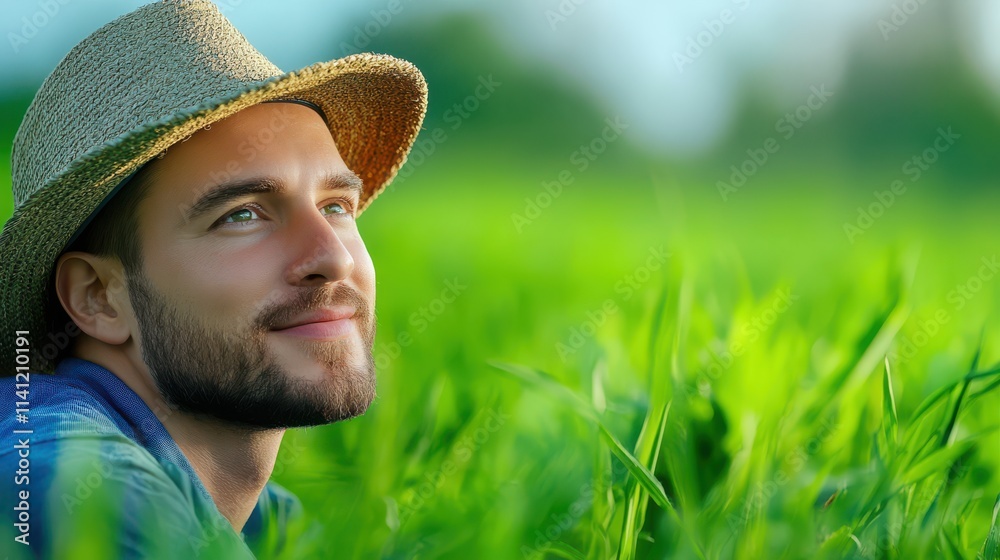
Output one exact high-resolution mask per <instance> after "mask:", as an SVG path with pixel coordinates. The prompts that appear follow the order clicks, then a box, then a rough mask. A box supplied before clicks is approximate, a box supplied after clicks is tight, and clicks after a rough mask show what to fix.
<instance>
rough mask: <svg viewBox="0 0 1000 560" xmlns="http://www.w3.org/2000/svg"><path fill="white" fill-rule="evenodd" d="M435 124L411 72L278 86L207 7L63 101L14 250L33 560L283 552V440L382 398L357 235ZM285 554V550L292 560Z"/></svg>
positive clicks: (14, 378)
mask: <svg viewBox="0 0 1000 560" xmlns="http://www.w3.org/2000/svg"><path fill="white" fill-rule="evenodd" d="M425 110H426V85H425V83H424V81H423V77H422V76H421V75H420V73H419V71H417V70H416V69H415V68H414V67H413V66H412V65H410V64H409V63H406V62H404V61H400V60H397V59H394V58H392V57H388V56H384V55H382V56H380V55H370V54H366V55H356V56H351V57H347V58H344V59H339V60H335V61H331V62H324V63H319V64H316V65H313V66H310V67H308V68H305V69H302V70H300V71H297V72H294V73H288V74H286V73H282V72H281V71H280V70H278V69H277V68H276V67H274V66H273V65H272V64H271V63H270V62H268V61H267V59H266V58H264V57H263V55H261V54H260V53H258V52H257V51H256V50H255V49H254V48H253V47H252V46H250V45H249V43H247V42H246V40H245V39H244V38H243V36H242V35H240V34H239V32H238V31H237V30H236V29H235V28H233V27H232V25H231V24H230V23H229V22H228V21H227V20H226V19H225V18H224V17H223V16H222V15H221V14H220V13H219V11H218V9H217V8H216V7H215V6H214V5H213V4H212V3H211V2H209V1H208V0H165V1H162V2H157V3H155V4H150V5H147V6H143V7H141V8H139V9H137V10H135V11H134V12H132V13H130V14H127V15H125V16H123V17H121V18H119V19H117V20H115V21H114V22H111V23H110V24H108V25H106V26H105V27H103V28H101V29H100V30H98V31H96V32H95V33H94V34H92V35H91V36H89V37H87V38H86V39H84V40H83V41H82V42H81V43H80V44H78V45H77V46H76V47H74V49H73V50H72V51H71V52H70V53H69V54H68V55H67V56H66V58H65V59H64V60H63V61H62V62H60V63H59V65H58V66H57V67H56V69H55V70H54V71H53V73H52V74H51V75H50V76H49V78H48V79H47V80H46V81H45V83H44V84H43V85H42V86H41V88H40V90H39V92H38V94H37V95H36V97H35V100H34V101H33V103H32V104H31V106H30V107H29V109H28V111H27V114H26V115H25V118H24V121H23V122H22V124H21V127H20V128H19V130H18V133H17V136H16V138H15V142H14V149H13V158H12V159H13V162H12V174H13V188H14V195H15V206H16V207H15V213H14V216H13V217H12V218H11V219H10V220H9V221H8V222H7V223H6V224H5V226H4V229H3V233H2V234H0V255H2V257H0V284H2V285H3V295H2V297H0V323H2V324H3V330H2V331H0V339H2V340H0V348H2V354H3V357H4V362H3V363H4V364H5V371H6V373H7V375H8V376H9V377H5V378H3V379H2V380H0V392H2V397H0V402H2V403H3V404H2V405H0V415H2V416H0V434H2V436H0V437H3V438H4V439H5V443H4V445H3V446H0V472H2V476H3V478H4V480H5V482H4V483H3V484H0V500H2V507H3V511H5V512H6V513H7V515H8V516H9V519H5V522H4V523H3V524H2V528H0V538H2V539H3V540H2V543H3V544H2V546H0V551H3V552H4V553H6V554H7V555H9V556H10V557H12V558H22V557H24V558H29V557H30V558H35V557H41V558H92V557H93V558H98V557H100V558H119V557H122V558H185V557H200V558H215V557H219V558H240V557H252V555H253V554H257V555H258V556H260V557H269V556H271V555H273V554H275V553H276V552H277V551H278V550H279V549H281V548H282V547H283V545H284V544H291V543H290V542H288V541H291V540H293V539H290V538H288V537H287V535H284V534H283V531H284V526H285V523H286V522H287V520H288V519H289V518H291V517H294V516H295V514H296V513H297V510H298V509H300V507H301V506H299V505H298V503H297V501H296V500H295V499H294V497H293V496H291V495H290V494H289V493H288V492H287V491H284V490H283V489H281V488H279V487H277V486H276V485H274V484H273V483H269V482H268V478H269V476H270V474H271V472H272V469H273V468H274V466H275V460H276V457H277V454H278V448H279V445H280V443H281V439H282V436H283V434H284V431H285V429H286V428H291V427H298V426H315V425H321V424H327V423H331V422H336V421H338V420H344V419H347V418H351V417H353V416H356V415H359V414H362V413H363V412H364V411H365V410H366V408H367V407H368V405H369V404H370V403H371V401H372V399H373V397H374V395H375V372H374V361H373V359H372V353H371V350H372V343H373V340H374V332H375V325H374V302H375V272H374V268H373V265H372V261H371V258H370V257H369V255H368V252H367V249H366V248H365V245H364V242H363V240H362V238H361V236H360V234H359V232H358V229H357V223H356V219H357V217H358V215H359V214H360V213H361V212H362V210H364V209H365V208H366V207H367V206H368V204H370V203H371V201H372V200H373V199H374V198H375V196H377V194H378V193H379V192H381V190H382V189H384V188H385V186H386V185H387V184H388V183H389V182H390V181H391V179H392V177H393V176H394V175H395V173H396V172H397V171H398V169H399V167H400V166H401V165H402V163H403V162H404V161H405V158H406V154H407V153H408V151H409V149H410V147H411V146H412V144H413V141H414V139H415V137H416V134H417V132H418V130H419V128H420V124H421V122H422V120H423V117H424V113H425ZM285 548H286V549H287V547H285Z"/></svg>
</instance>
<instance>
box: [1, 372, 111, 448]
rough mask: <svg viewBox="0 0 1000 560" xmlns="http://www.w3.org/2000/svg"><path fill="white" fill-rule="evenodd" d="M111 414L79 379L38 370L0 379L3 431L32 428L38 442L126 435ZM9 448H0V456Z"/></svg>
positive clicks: (104, 402) (105, 405) (35, 441)
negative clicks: (26, 374)
mask: <svg viewBox="0 0 1000 560" xmlns="http://www.w3.org/2000/svg"><path fill="white" fill-rule="evenodd" d="M112 414H113V412H112V410H111V408H110V406H109V405H108V403H107V402H106V401H105V400H103V399H102V398H101V397H100V396H99V395H97V394H95V393H94V392H93V389H92V388H91V387H89V386H87V385H86V384H85V383H82V382H81V381H80V380H78V379H74V378H70V377H64V376H59V375H54V374H47V373H38V372H32V373H30V376H29V377H22V376H19V377H3V378H0V434H11V433H16V432H17V431H28V430H30V433H31V435H32V436H33V437H32V441H33V442H34V443H36V444H45V443H47V442H53V441H63V440H65V439H67V438H74V437H83V438H92V437H94V436H116V435H120V434H123V432H122V431H121V429H120V428H119V427H118V425H117V424H116V422H115V421H114V419H113V418H112ZM10 451H11V450H10V449H5V448H0V456H2V455H3V454H4V453H9V452H10Z"/></svg>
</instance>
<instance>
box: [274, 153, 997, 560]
mask: <svg viewBox="0 0 1000 560" xmlns="http://www.w3.org/2000/svg"><path fill="white" fill-rule="evenodd" d="M462 150H463V148H462V147H461V146H458V145H457V142H456V143H453V144H448V145H446V146H444V148H443V149H442V152H441V154H444V155H439V156H435V158H433V159H431V160H429V161H428V163H427V164H426V165H425V166H424V167H422V168H420V169H419V170H418V171H417V172H416V173H414V175H413V176H412V177H410V178H408V179H407V180H405V181H403V182H400V183H399V184H397V186H396V187H395V189H394V192H391V193H390V194H388V195H387V196H385V198H383V199H380V200H379V202H378V203H377V204H375V205H374V206H373V207H372V209H371V210H369V211H368V212H367V213H366V214H365V216H363V217H362V219H361V221H360V222H359V225H360V227H361V230H362V233H363V234H364V236H365V239H366V243H367V245H368V248H369V250H370V252H371V254H372V256H373V258H374V260H375V264H376V268H377V270H378V275H379V281H378V304H377V313H378V325H379V330H378V339H377V343H376V349H375V353H376V356H377V357H378V360H379V365H380V368H379V397H378V399H377V400H376V402H375V404H374V405H373V407H372V408H371V409H370V410H369V412H368V413H367V414H366V415H365V416H363V417H361V418H358V419H355V420H352V421H350V422H347V423H343V424H340V425H334V426H327V427H322V428H315V429H310V430H293V431H291V432H289V433H288V434H287V435H286V439H285V441H284V444H283V447H282V451H281V454H280V455H279V459H278V463H277V466H276V469H275V474H274V478H275V479H276V480H277V481H279V482H280V483H282V484H283V485H285V486H287V487H288V488H290V489H291V490H292V491H294V492H295V493H296V494H297V495H299V496H300V497H301V498H302V500H303V502H304V504H305V506H306V509H307V511H308V512H309V513H310V514H311V515H312V516H314V517H315V518H316V519H318V520H319V525H318V526H314V527H312V529H311V530H308V531H305V532H304V533H303V534H301V535H299V534H296V536H295V538H294V539H292V540H293V542H295V543H296V544H297V546H299V547H301V549H300V552H302V551H305V550H310V551H311V552H308V553H305V552H303V554H304V556H302V557H318V558H334V557H335V558H398V559H404V558H408V559H436V558H461V559H465V558H489V559H493V558H496V559H506V558H525V557H527V558H570V559H581V558H586V559H605V558H618V559H619V560H626V559H632V558H679V559H688V558H691V559H727V558H749V559H757V558H769V559H770V558H775V559H778V558H789V559H798V558H859V559H860V558H865V559H876V558H877V559H901V560H902V559H906V560H909V559H913V558H917V559H920V558H927V559H932V558H933V559H937V558H966V559H973V558H984V559H995V558H997V557H998V554H997V549H998V546H1000V544H998V542H1000V526H998V525H997V514H996V508H997V505H996V504H997V497H998V494H1000V435H998V425H1000V414H998V412H997V411H998V410H1000V390H998V386H1000V385H998V384H1000V372H998V370H997V363H998V362H1000V330H998V329H997V327H996V323H995V319H993V317H995V316H996V312H997V310H998V303H1000V277H998V278H996V279H990V280H986V281H980V282H978V284H977V283H973V284H974V285H976V286H977V289H976V290H975V293H971V294H970V297H969V298H965V297H964V296H963V297H958V296H957V295H956V294H957V292H955V291H954V290H955V289H956V286H958V285H967V284H969V282H970V279H971V278H973V276H974V275H975V274H976V273H977V271H978V270H979V269H980V267H981V266H982V264H981V260H982V259H983V258H987V259H989V258H991V257H993V256H994V255H996V253H997V249H996V232H995V231H991V229H990V228H991V227H993V224H995V217H994V214H995V212H994V209H995V208H997V207H1000V206H998V202H1000V200H997V199H998V196H997V195H990V194H985V193H983V194H978V195H976V197H975V198H971V197H969V198H964V199H963V198H961V197H947V196H944V195H940V194H935V193H942V192H945V191H944V189H943V188H941V187H940V186H939V185H934V184H931V183H930V181H931V180H932V179H929V178H928V179H925V180H924V181H925V183H926V184H921V185H919V186H920V189H916V188H915V189H914V190H913V193H912V195H908V198H904V199H901V200H900V201H899V202H898V203H897V204H896V205H895V206H894V207H893V208H891V209H890V210H889V211H888V212H887V213H886V215H885V216H884V217H882V218H880V219H879V220H878V221H877V222H876V223H875V224H874V225H873V226H872V228H871V229H870V230H868V232H867V233H866V234H865V235H864V236H862V237H861V238H859V239H858V240H857V242H856V243H853V244H851V243H849V242H848V240H847V238H846V237H845V235H844V232H843V229H842V224H843V222H844V221H846V220H851V219H853V218H854V216H855V208H856V207H857V206H858V205H861V204H867V203H868V202H870V200H871V194H870V192H871V190H872V189H874V188H880V187H882V185H873V186H872V187H871V188H870V189H868V190H867V191H866V190H865V189H861V190H852V191H845V190H842V189H840V188H839V186H838V183H837V179H836V178H833V177H828V178H826V179H820V180H817V179H816V178H815V177H812V176H809V175H806V174H803V173H801V172H799V173H798V174H794V173H793V174H789V175H787V176H779V175H777V173H779V172H780V170H778V169H775V170H773V171H774V172H773V173H770V174H769V175H768V176H766V177H761V178H760V179H759V180H758V181H757V182H758V183H760V185H759V187H760V188H758V187H757V186H754V187H753V188H749V187H748V188H747V189H745V190H743V191H741V192H740V193H739V194H738V196H736V197H734V199H733V200H731V201H729V202H726V203H723V202H722V201H721V199H720V198H719V197H718V194H717V193H716V191H715V189H714V186H713V185H712V183H711V182H710V181H708V182H706V181H704V180H700V179H697V178H695V177H691V176H683V175H680V176H675V175H673V174H672V173H673V172H672V171H670V170H667V169H661V168H658V167H655V166H653V167H650V166H624V165H608V166H602V167H595V168H593V169H591V170H589V171H587V172H586V173H583V174H579V176H578V177H577V179H578V180H577V181H576V182H575V183H574V184H573V186H572V187H570V188H567V189H566V191H565V192H564V193H563V194H562V195H561V196H560V197H559V198H558V199H556V200H555V201H554V202H553V204H552V205H551V206H550V207H549V208H547V209H545V210H544V212H542V213H541V215H540V216H539V217H538V219H537V220H536V221H534V222H533V223H531V224H530V225H529V226H527V227H525V228H524V231H523V233H518V232H517V231H516V229H515V227H514V224H513V222H512V220H511V214H512V213H514V212H523V210H524V205H525V203H524V198H525V197H526V196H531V197H533V196H535V195H536V194H537V193H538V192H540V190H539V189H540V182H541V181H542V180H546V179H549V178H551V177H552V176H554V175H555V173H557V172H558V169H557V168H553V169H549V168H546V167H544V166H543V167H540V168H536V169H530V168H529V169H525V168H517V167H511V166H509V165H507V164H506V163H505V162H504V161H503V158H502V157H496V158H494V159H487V158H484V157H481V156H477V155H475V154H472V155H469V154H466V153H464V152H463V151H462ZM467 156H468V157H467ZM486 162H489V165H487V163H486ZM805 177H809V180H808V181H806V180H805V179H804V178H805ZM804 183H807V184H808V185H809V189H804V188H799V187H798V185H800V184H804ZM622 185H628V187H623V186H622ZM866 192H867V193H869V194H867V195H866V194H865V193H866ZM661 250H662V251H665V252H666V253H668V254H669V256H668V257H666V258H664V259H660V258H658V257H656V255H658V254H660V253H659V251H661ZM651 258H652V260H650V259H651ZM651 265H652V266H651ZM644 267H645V272H643V270H644ZM654 268H655V270H654ZM630 277H631V280H630ZM442 296H446V297H447V299H448V300H452V301H450V302H448V303H445V302H444V298H443V297H442ZM991 319H992V322H991Z"/></svg>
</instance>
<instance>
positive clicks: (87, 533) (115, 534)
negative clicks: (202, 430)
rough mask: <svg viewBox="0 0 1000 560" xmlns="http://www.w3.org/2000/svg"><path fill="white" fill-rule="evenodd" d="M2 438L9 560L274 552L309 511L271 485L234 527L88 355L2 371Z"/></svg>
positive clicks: (3, 534)
mask: <svg viewBox="0 0 1000 560" xmlns="http://www.w3.org/2000/svg"><path fill="white" fill-rule="evenodd" d="M26 381H27V383H26ZM19 402H20V404H19ZM25 403H26V404H25ZM19 408H20V409H22V411H23V416H22V415H21V414H19V411H18V410H17V409H19ZM24 409H26V410H24ZM0 439H2V442H3V443H2V444H0V508H2V509H0V511H2V512H3V513H2V514H0V521H2V523H0V553H3V554H7V555H8V556H9V557H10V558H11V559H19V558H45V559H49V558H53V559H56V558H58V559H63V558H129V559H131V558H185V559H186V558H226V559H230V558H232V559H238V558H254V557H255V555H259V556H260V557H262V558H264V557H271V556H272V555H274V554H275V553H276V552H277V551H278V550H279V549H280V548H281V547H282V546H283V544H284V543H283V542H282V541H283V536H284V535H283V532H284V529H285V527H286V525H287V524H288V522H289V520H290V519H291V518H294V517H298V516H300V515H301V504H300V503H299V502H298V500H297V499H296V498H295V497H294V496H293V495H292V494H290V493H289V492H288V491H287V490H284V489H283V488H281V487H280V486H278V485H276V484H274V483H273V482H269V483H268V484H267V485H266V486H265V489H264V491H263V492H262V493H261V496H260V498H259V499H258V502H257V506H256V508H255V509H254V511H253V513H252V514H251V516H250V518H249V520H248V521H247V523H246V525H245V526H244V528H243V531H242V533H236V531H235V530H234V529H233V527H232V525H231V524H230V523H229V521H228V520H227V519H226V518H225V517H224V516H223V515H222V514H221V513H219V510H218V509H217V508H216V506H215V502H214V501H213V500H212V497H211V495H210V494H209V493H208V490H206V489H205V487H204V485H203V484H202V483H201V480H200V479H199V478H198V476H197V474H195V471H194V469H193V468H192V467H191V463H190V462H189V461H188V460H187V458H186V457H185V456H184V454H183V453H182V452H181V450H180V448H179V447H178V446H177V444H176V443H175V442H174V440H173V438H171V437H170V434H169V433H168V432H167V430H166V429H165V428H164V427H163V424H162V423H161V422H160V420H159V419H158V418H157V416H156V414H154V413H153V411H152V410H150V408H149V407H148V406H147V405H146V403H145V402H144V401H143V400H142V399H141V398H140V397H139V396H138V395H137V394H136V393H135V392H134V391H132V389H130V388H129V387H128V385H126V384H125V383H124V382H123V381H122V380H121V379H119V378H118V377H117V376H116V375H115V374H113V373H111V372H110V371H108V370H107V369H105V368H103V367H101V366H99V365H97V364H95V363H92V362H89V361H86V360H81V359H77V358H68V359H66V360H64V361H62V362H60V364H59V365H58V366H57V367H56V372H55V375H48V374H44V373H31V374H30V377H29V378H28V379H25V376H24V375H19V376H18V377H5V378H0ZM24 543H27V544H24Z"/></svg>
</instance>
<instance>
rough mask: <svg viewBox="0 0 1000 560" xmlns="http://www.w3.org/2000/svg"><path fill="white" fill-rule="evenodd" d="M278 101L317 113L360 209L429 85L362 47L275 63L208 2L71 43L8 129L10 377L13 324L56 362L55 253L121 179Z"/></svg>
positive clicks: (383, 178)
mask: <svg viewBox="0 0 1000 560" xmlns="http://www.w3.org/2000/svg"><path fill="white" fill-rule="evenodd" d="M286 98H289V99H298V100H302V101H305V102H307V103H311V104H314V105H316V106H318V107H319V108H320V109H321V110H322V112H323V113H325V115H326V117H327V121H328V124H329V126H330V132H331V134H332V135H333V139H334V141H336V143H337V147H338V149H339V151H340V154H341V156H342V157H343V159H344V162H345V163H346V164H347V166H348V167H349V168H350V169H351V170H352V171H354V172H355V173H357V174H358V175H359V176H360V177H361V179H362V180H363V181H364V192H363V194H362V196H361V201H360V204H359V206H358V211H359V212H360V211H362V210H364V209H365V208H366V207H367V206H368V205H369V204H370V203H371V201H372V200H373V199H374V198H375V197H376V196H377V195H378V194H379V193H380V192H381V191H382V190H383V189H384V188H385V187H386V185H388V184H389V182H390V181H391V180H392V178H393V177H394V176H395V175H396V172H397V171H398V170H399V168H400V166H401V165H402V164H403V162H404V161H405V160H406V155H407V153H408V152H409V151H410V147H411V146H412V145H413V141H414V140H415V138H416V136H417V132H418V131H419V129H420V126H421V123H422V122H423V118H424V114H425V112H426V109H427V86H426V84H425V82H424V78H423V76H422V75H421V74H420V71H419V70H417V69H416V68H415V67H414V66H413V65H412V64H410V63H408V62H405V61H402V60H399V59H396V58H393V57H391V56H387V55H375V54H367V53H365V54H358V55H352V56H347V57H345V58H341V59H337V60H332V61H329V62H321V63H318V64H314V65H312V66H309V67H306V68H303V69H301V70H297V71H294V72H287V73H286V72H282V71H281V70H280V69H278V68H277V67H276V66H275V65H273V64H271V62H270V61H268V60H267V58H265V57H264V55H262V54H261V53H260V52H258V51H257V50H256V49H255V48H254V47H253V46H251V45H250V43H249V42H247V40H246V38H245V37H243V35H242V34H240V32H239V31H238V30H237V29H236V28H235V27H233V25H232V24H231V23H230V22H229V21H228V20H227V19H226V18H225V16H223V15H222V14H221V13H220V12H219V10H218V8H217V7H216V6H215V4H213V3H212V2H210V1H209V0H164V1H161V2H156V3H153V4H148V5H145V6H143V7H141V8H139V9H137V10H135V11H133V12H131V13H129V14H126V15H124V16H122V17H120V18H118V19H116V20H114V21H112V22H111V23H109V24H107V25H105V26H104V27H102V28H100V29H98V30H97V31H96V32H94V33H93V34H91V35H90V36H88V37H87V38H86V39H84V40H83V41H81V42H80V43H79V44H78V45H76V46H75V47H73V49H72V50H71V51H70V52H69V54H67V55H66V57H65V58H64V59H63V60H62V61H61V62H60V63H59V64H58V65H57V66H56V68H55V70H53V71H52V74H51V75H49V77H48V78H46V80H45V82H44V83H43V84H42V86H41V88H40V89H39V90H38V93H37V94H36V95H35V99H34V101H32V103H31V106H30V107H29V108H28V111H27V113H26V114H25V116H24V121H23V122H22V123H21V126H20V128H19V129H18V131H17V135H16V136H15V138H14V146H13V156H12V162H11V170H12V176H13V177H12V182H13V190H14V215H13V216H12V217H11V219H10V220H9V221H8V222H7V223H6V224H5V225H4V228H3V232H2V233H0V286H2V295H0V364H3V366H2V367H3V370H2V371H0V375H13V373H14V367H13V365H14V364H15V363H16V362H15V358H16V353H15V331H24V330H27V331H30V335H28V337H27V340H28V341H29V342H30V345H31V349H30V355H31V357H32V359H31V362H30V366H31V368H32V370H34V371H39V370H40V371H51V370H52V369H53V367H54V365H55V364H53V363H51V357H52V354H53V352H46V351H45V350H46V348H45V346H46V345H49V346H51V345H53V344H58V343H61V342H63V341H64V340H65V338H66V336H65V333H49V332H47V330H48V328H49V327H48V325H47V323H46V317H45V309H46V301H45V295H46V289H47V286H48V284H49V283H50V282H51V281H52V278H51V276H52V272H53V268H54V266H55V262H56V259H57V258H58V256H59V255H60V253H61V252H62V251H63V250H64V249H65V247H66V246H67V245H68V242H69V241H70V240H71V239H72V238H74V236H75V234H76V233H77V232H78V231H81V230H82V229H83V228H84V227H85V226H86V225H87V223H88V222H89V220H90V219H91V218H92V216H93V215H94V214H95V213H96V210H97V209H98V208H99V207H100V206H101V205H102V204H103V203H104V202H105V199H109V198H110V197H111V196H113V195H114V191H115V188H116V187H117V186H119V185H120V184H125V183H127V181H126V179H127V178H129V177H130V176H131V175H132V174H133V173H134V172H135V171H137V170H138V169H139V168H140V167H141V166H142V165H143V164H144V163H145V162H147V161H149V160H150V159H152V158H154V157H156V156H157V155H158V154H159V153H161V152H162V151H164V150H165V149H166V148H167V147H168V146H170V145H171V144H174V143H175V142H179V141H181V140H183V139H185V138H187V137H188V136H190V135H191V134H193V133H195V132H196V131H198V130H199V129H201V128H203V127H205V126H206V125H209V124H211V123H213V122H216V121H219V120H221V119H223V118H225V117H228V116H230V115H232V114H234V113H236V112H237V111H240V110H241V109H245V108H247V107H249V106H251V105H256V104H258V103H262V102H266V101H272V100H276V99H286ZM22 342H23V341H22ZM48 350H52V349H51V348H49V349H48ZM22 360H23V358H22Z"/></svg>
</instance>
